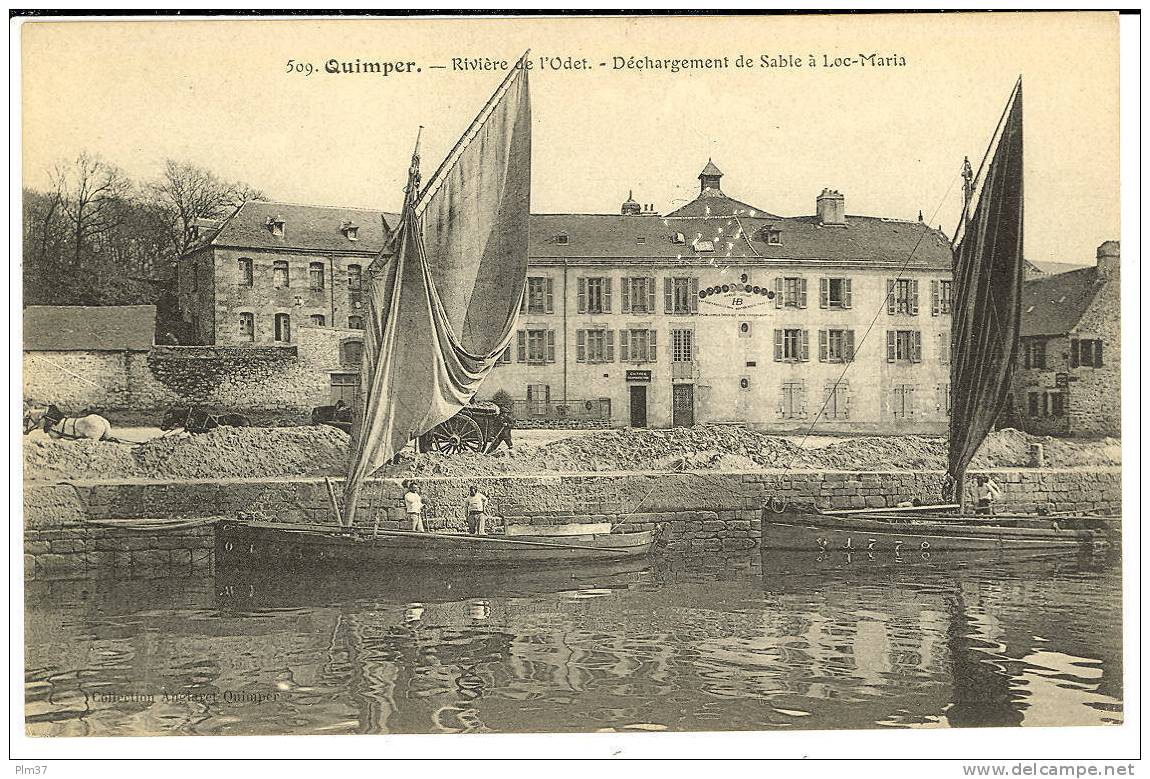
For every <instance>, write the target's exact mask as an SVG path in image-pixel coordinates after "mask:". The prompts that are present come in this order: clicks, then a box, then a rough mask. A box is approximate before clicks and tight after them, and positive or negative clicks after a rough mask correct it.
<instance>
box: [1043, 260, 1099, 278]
mask: <svg viewBox="0 0 1150 779" xmlns="http://www.w3.org/2000/svg"><path fill="white" fill-rule="evenodd" d="M1027 262H1028V263H1030V265H1032V266H1034V269H1035V270H1037V271H1038V272H1039V273H1044V274H1046V275H1047V276H1053V275H1055V274H1057V273H1068V272H1069V271H1072V270H1081V269H1082V268H1089V267H1091V266H1089V265H1085V264H1083V263H1081V262H1046V261H1045V260H1033V261H1032V260H1027Z"/></svg>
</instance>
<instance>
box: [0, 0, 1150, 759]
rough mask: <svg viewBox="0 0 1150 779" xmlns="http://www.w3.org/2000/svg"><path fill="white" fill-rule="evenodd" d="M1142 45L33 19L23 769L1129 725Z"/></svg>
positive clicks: (789, 18) (1084, 752) (359, 21)
mask: <svg viewBox="0 0 1150 779" xmlns="http://www.w3.org/2000/svg"><path fill="white" fill-rule="evenodd" d="M1119 26H1120V25H1119V18H1118V15H1117V14H1114V13H1025V14H1022V13H1019V14H1015V13H994V14H990V13H985V14H984V13H946V14H939V13H922V14H917V13H916V14H884V15H863V16H855V15H842V14H831V15H819V14H807V15H758V16H718V15H715V16H690V17H688V16H674V15H661V16H659V15H647V16H604V17H592V16H583V17H562V18H560V17H555V18H538V17H534V18H528V17H474V18H464V17H451V16H433V17H424V18H411V17H406V18H405V17H392V18H386V17H384V18H369V17H339V16H328V17H285V18H272V17H266V16H263V17H261V16H255V17H238V18H217V17H212V16H202V17H198V18H197V17H188V18H181V19H171V18H169V19H165V18H154V17H139V18H105V19H74V18H68V17H49V18H25V19H22V20H18V23H16V24H15V25H14V28H13V29H14V30H15V32H14V35H15V37H14V39H13V40H14V41H15V42H16V43H17V44H18V46H19V57H18V63H19V69H20V71H19V81H18V86H19V89H20V94H19V97H18V100H17V101H16V102H15V103H14V104H13V105H14V106H16V108H17V109H18V112H19V113H18V117H19V124H18V125H17V130H18V137H17V138H15V139H14V142H18V145H17V147H16V149H15V151H14V154H15V157H14V159H16V160H18V162H19V165H20V179H19V181H18V182H17V183H18V184H19V186H20V202H19V211H18V212H16V213H14V215H13V220H17V219H18V220H19V222H18V223H17V222H16V221H13V224H12V228H13V229H12V232H13V234H14V235H15V236H18V239H17V240H19V241H20V245H19V246H17V247H16V248H15V250H14V254H13V258H14V259H17V258H18V260H19V267H20V269H21V273H22V290H21V294H22V298H21V299H20V300H21V305H20V306H19V308H20V310H21V311H22V342H21V344H20V351H21V352H22V388H21V391H22V396H23V397H22V401H23V412H22V413H23V427H22V432H23V436H22V437H20V438H19V440H20V444H21V446H22V452H23V463H22V477H23V506H22V511H23V513H22V522H20V523H16V522H14V523H13V526H14V529H13V532H14V533H15V534H16V535H15V536H14V539H15V540H16V543H17V547H19V546H21V545H22V554H23V557H22V572H23V580H24V583H23V614H22V615H20V614H17V615H15V616H14V619H15V620H16V621H17V622H18V623H21V622H22V625H23V634H22V635H23V638H22V652H23V667H22V669H20V668H18V669H17V670H18V671H22V674H23V681H24V687H23V695H22V700H21V701H19V703H18V707H19V710H20V711H21V712H22V717H23V719H22V722H19V723H17V725H16V726H15V727H16V729H17V735H18V736H19V737H20V739H21V742H20V743H21V744H22V745H23V746H22V749H25V750H27V751H28V754H33V753H37V750H43V751H44V752H48V751H50V750H52V749H54V748H57V747H56V746H55V745H63V746H62V747H60V748H67V749H69V750H77V751H76V752H74V753H73V754H77V755H92V754H96V752H95V751H86V750H89V749H91V750H98V749H101V748H102V747H101V746H100V745H101V744H102V743H104V742H100V741H98V740H94V739H84V738H80V737H90V736H133V737H146V736H227V735H249V736H250V735H256V736H275V735H279V736H324V735H327V736H332V735H355V734H358V735H374V736H379V735H395V734H475V733H480V734H483V733H486V734H526V733H554V734H558V733H563V734H596V735H598V736H599V737H600V738H599V740H598V741H596V740H594V739H592V741H591V743H592V744H598V745H599V746H593V747H591V749H592V750H595V749H603V748H604V747H603V746H602V745H603V744H605V743H607V741H606V739H607V738H608V736H610V738H613V739H615V741H611V742H610V743H643V744H647V745H650V744H658V743H667V742H662V741H658V740H656V741H651V740H650V739H660V738H663V737H661V736H653V735H651V734H658V733H664V734H673V733H682V732H688V731H689V732H700V731H705V732H733V731H758V732H760V733H762V734H763V737H764V738H768V739H770V740H769V741H764V742H761V743H764V744H766V743H769V744H773V745H775V746H772V747H771V749H772V750H774V752H773V753H768V752H766V751H765V749H766V748H763V747H760V749H761V750H764V751H762V752H761V754H760V756H768V754H775V755H776V756H777V755H782V754H783V752H781V751H779V750H784V749H787V748H789V747H787V746H786V745H788V744H791V745H794V744H798V743H803V744H805V746H803V747H802V750H801V751H802V755H808V756H810V757H824V758H826V757H836V756H858V755H862V754H865V753H866V750H867V749H868V748H869V747H868V746H867V743H868V741H869V742H870V743H871V744H872V745H873V744H876V743H880V742H881V743H883V744H893V745H896V746H897V749H896V748H895V747H891V748H890V749H888V750H887V752H886V753H885V755H884V756H886V757H897V756H900V755H901V756H920V757H921V756H924V755H925V756H937V757H957V756H960V755H965V756H967V757H969V758H970V759H972V760H973V759H974V758H975V757H977V756H978V755H980V754H984V753H983V752H981V751H980V746H979V745H980V744H981V747H982V748H983V749H985V750H996V751H993V755H994V756H996V757H1001V756H1004V755H1010V756H1020V757H1034V756H1035V753H1034V752H1029V753H1027V754H1025V755H1016V754H1015V753H1014V752H1011V751H1010V749H1011V745H1014V746H1016V747H1018V746H1019V745H1030V744H1032V743H1037V742H1031V741H1027V739H1031V738H1039V737H1043V736H1044V737H1045V738H1047V739H1048V742H1049V743H1054V744H1058V743H1061V748H1062V749H1063V752H1064V751H1065V750H1067V749H1071V748H1073V745H1079V747H1080V751H1079V752H1076V753H1074V754H1071V755H1063V752H1057V754H1059V755H1062V756H1065V757H1099V756H1100V754H1099V752H1098V751H1097V750H1101V749H1102V746H1101V745H1104V744H1105V745H1113V744H1119V743H1127V742H1125V741H1121V739H1118V737H1119V736H1121V737H1122V738H1129V736H1130V733H1129V728H1130V724H1131V723H1130V717H1131V716H1132V712H1131V709H1130V696H1131V689H1130V687H1129V682H1128V677H1124V671H1123V657H1124V654H1125V655H1126V656H1128V657H1129V656H1130V654H1129V653H1130V652H1131V651H1133V652H1134V654H1133V657H1134V658H1136V657H1137V647H1136V646H1135V647H1131V646H1129V645H1125V646H1124V641H1123V624H1124V623H1123V609H1124V607H1125V608H1127V609H1130V608H1131V607H1132V606H1135V605H1137V604H1136V603H1131V602H1129V601H1127V602H1124V599H1123V566H1122V557H1123V549H1124V543H1123V542H1124V540H1125V541H1126V542H1127V543H1129V542H1130V541H1129V539H1130V538H1131V536H1130V535H1129V532H1128V531H1129V528H1124V521H1123V519H1124V518H1123V505H1122V486H1123V467H1122V466H1123V462H1122V459H1123V458H1122V451H1123V447H1122V433H1123V419H1122V402H1121V401H1122V388H1123V378H1124V376H1123V359H1124V354H1123V350H1122V339H1121V335H1122V327H1121V305H1120V288H1121V276H1122V271H1121V267H1122V266H1123V265H1124V264H1125V265H1127V266H1129V265H1130V264H1131V263H1132V262H1135V261H1136V260H1126V261H1124V260H1123V258H1122V249H1123V248H1124V247H1123V246H1122V240H1121V238H1122V236H1121V235H1120V226H1121V224H1120V222H1121V220H1120V214H1121V209H1120V197H1119V150H1120V130H1119V116H1120V114H1119V88H1120V78H1119V72H1120V69H1119V56H1120V50H1119ZM1134 251H1135V252H1136V249H1135V250H1134ZM1128 253H1129V251H1128ZM14 294H16V293H14ZM15 302H16V299H15V298H13V303H14V304H15ZM14 308H16V306H15V305H14ZM1131 359H1133V358H1131ZM1125 378H1126V379H1127V381H1128V382H1129V381H1131V380H1134V379H1131V378H1130V376H1127V377H1125ZM1135 379H1136V377H1135ZM15 391H16V390H15V388H14V389H13V392H14V393H15ZM1127 432H1128V433H1129V434H1130V435H1135V434H1136V431H1134V432H1130V431H1127ZM1128 478H1134V479H1135V480H1136V479H1137V477H1136V476H1133V477H1130V476H1128ZM13 559H14V561H15V563H16V566H15V567H14V570H17V569H19V568H20V567H21V563H20V558H18V557H14V558H13ZM1131 613H1132V612H1130V611H1129V610H1128V611H1127V615H1128V617H1129V616H1130V614H1131ZM1135 613H1136V612H1135ZM1064 726H1079V728H1081V726H1090V727H1089V729H1088V730H1085V731H1084V730H1081V729H1076V730H1073V731H1066V730H1063V731H1051V730H1047V729H1051V728H1062V727H1064ZM987 727H993V728H1012V729H1013V730H1012V731H1011V732H1010V734H1009V735H1006V736H1001V735H999V736H996V738H998V739H999V740H998V741H995V740H994V739H990V740H985V741H980V740H979V739H978V738H977V737H974V736H973V734H972V733H971V732H969V731H967V732H965V733H963V732H962V730H963V729H967V728H987ZM923 728H933V729H951V730H952V733H950V734H948V737H947V739H944V740H942V741H939V740H937V739H935V740H932V741H929V742H928V741H927V739H928V737H930V736H928V734H922V733H909V732H907V733H902V734H901V735H899V736H898V738H897V739H896V740H894V741H887V740H886V739H887V738H888V737H889V736H890V735H891V734H890V733H873V734H870V735H868V734H865V733H864V734H862V735H861V736H860V735H859V734H858V733H853V734H852V733H850V732H851V731H859V730H870V731H879V730H882V731H890V730H892V729H908V730H910V729H914V730H920V729H923ZM813 731H835V732H836V733H842V738H844V739H852V738H853V740H850V741H845V742H844V741H839V737H838V736H837V735H836V736H835V738H834V739H833V742H834V743H835V744H844V743H849V744H851V745H853V746H852V747H851V750H857V751H850V750H847V751H846V752H844V751H843V750H842V749H839V748H837V747H832V745H831V741H828V740H827V738H826V734H825V733H824V734H822V735H817V734H814V733H812V732H813ZM1060 732H1061V733H1065V734H1073V735H1059V733H1060ZM603 734H608V735H606V736H605V735H603ZM631 734H647V735H646V736H644V738H645V739H647V740H645V741H644V740H642V739H639V738H636V739H635V741H634V742H628V741H627V739H629V738H631V737H632V736H631ZM1083 734H1085V735H1083ZM930 738H933V737H930ZM788 739H791V740H790V741H788ZM804 739H806V740H804ZM1116 739H1117V740H1116ZM357 741H359V742H360V743H366V742H364V741H363V740H357V739H346V740H343V741H340V742H339V743H341V744H351V745H352V746H350V747H348V748H349V749H358V747H356V746H355V744H356V743H357ZM481 741H482V740H474V739H473V740H470V741H468V739H451V738H444V739H442V740H441V743H443V744H444V745H445V746H444V747H443V748H444V749H445V750H446V749H464V750H466V749H467V748H468V745H474V744H478V743H480V742H481ZM149 742H152V743H153V744H154V743H155V740H154V739H145V738H136V739H130V740H126V739H119V740H117V742H116V743H117V744H118V746H117V749H118V750H120V753H119V754H121V756H122V755H123V754H127V753H132V754H135V753H136V751H137V750H142V751H141V752H140V754H143V753H145V752H147V754H149V755H152V756H164V754H162V753H160V754H158V753H156V752H155V749H156V747H154V746H153V747H149V746H148V744H149ZM300 742H302V743H304V744H307V743H309V742H308V740H307V739H301V740H297V741H295V742H293V743H300ZM163 743H164V744H165V746H164V747H163V753H166V754H167V755H170V756H176V755H180V756H195V754H196V751H197V750H198V749H202V748H201V747H197V746H196V744H197V743H202V742H198V741H197V739H190V738H189V739H183V740H177V741H175V742H163ZM233 743H236V742H234V741H233ZM244 743H245V744H247V746H245V747H244V748H245V749H248V748H250V749H252V750H255V751H256V752H258V750H259V746H258V745H259V743H260V740H256V741H254V742H244ZM310 743H312V744H313V745H314V744H315V743H317V742H315V741H311V742H310ZM421 743H426V742H421ZM432 743H433V744H434V743H436V742H432ZM927 743H930V744H933V745H934V746H932V747H930V750H932V754H926V752H927V750H926V747H925V745H926V744H927ZM460 744H463V745H464V746H462V747H461V746H459V745H460ZM1090 744H1093V745H1094V749H1095V750H1096V751H1093V752H1092V751H1091V748H1090V747H1089V746H1088V745H1090ZM87 745H92V746H91V747H90V748H89V747H88V746H87ZM939 745H941V746H939ZM952 745H953V746H952ZM958 745H962V746H961V749H960V748H959V746H958ZM991 745H994V746H991ZM1107 748H1109V747H1107ZM300 749H303V750H309V749H310V750H312V751H313V752H314V749H315V747H314V746H313V747H307V746H302V747H300ZM423 749H424V750H426V747H424V748H423ZM832 749H835V750H837V751H830V750H832ZM148 750H152V751H148ZM431 750H432V751H438V750H439V747H437V746H432V747H431ZM1115 751H1120V750H1117V748H1115ZM792 752H793V754H792ZM792 752H787V753H786V754H787V755H788V756H794V757H799V756H802V755H800V754H799V750H798V748H797V747H796V748H794V749H793V750H792ZM588 754H590V753H588ZM986 754H989V752H987V753H986ZM1046 754H1051V755H1054V754H1055V752H1048V753H1046ZM1107 754H1108V755H1109V754H1112V753H1107ZM376 756H378V755H376ZM1131 770H1132V769H1131ZM1107 775H1110V774H1107ZM1114 775H1122V774H1114Z"/></svg>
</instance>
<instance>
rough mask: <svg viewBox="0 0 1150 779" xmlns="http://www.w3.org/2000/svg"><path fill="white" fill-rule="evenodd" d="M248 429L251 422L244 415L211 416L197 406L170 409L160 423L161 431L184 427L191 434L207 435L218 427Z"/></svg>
mask: <svg viewBox="0 0 1150 779" xmlns="http://www.w3.org/2000/svg"><path fill="white" fill-rule="evenodd" d="M221 425H224V426H226V427H248V426H250V425H251V421H250V420H249V419H248V418H247V417H245V416H244V415H243V414H209V413H208V412H207V411H205V410H204V409H202V408H198V407H197V406H175V407H173V408H170V409H168V412H167V413H166V414H164V418H163V420H162V421H161V422H160V429H161V430H174V429H175V428H177V427H182V428H183V429H184V430H185V431H187V432H189V433H206V432H208V431H209V430H214V429H216V428H217V427H220V426H221Z"/></svg>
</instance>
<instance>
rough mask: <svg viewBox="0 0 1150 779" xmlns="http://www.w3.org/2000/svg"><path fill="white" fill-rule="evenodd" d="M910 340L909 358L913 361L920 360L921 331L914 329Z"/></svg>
mask: <svg viewBox="0 0 1150 779" xmlns="http://www.w3.org/2000/svg"><path fill="white" fill-rule="evenodd" d="M912 341H913V345H912V347H911V352H910V359H911V361H913V362H922V331H920V330H914V331H913V336H912Z"/></svg>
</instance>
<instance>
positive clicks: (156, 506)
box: [24, 468, 1121, 578]
mask: <svg viewBox="0 0 1150 779" xmlns="http://www.w3.org/2000/svg"><path fill="white" fill-rule="evenodd" d="M971 475H972V476H973V475H974V473H973V472H972V473H971ZM992 475H993V477H994V479H995V481H996V482H997V483H998V484H999V485H1000V486H1001V487H1002V489H1003V499H1002V500H1001V501H1000V503H999V511H1001V512H1011V511H1028V512H1032V511H1036V510H1038V509H1039V508H1047V509H1049V510H1050V511H1082V512H1107V513H1114V514H1117V513H1119V512H1120V510H1121V471H1120V469H1118V468H1113V469H1106V470H1090V471H1087V470H1052V469H1019V470H1003V471H994V472H993V473H992ZM941 479H942V474H940V473H938V472H930V471H921V472H905V471H899V472H845V471H786V472H784V471H777V472H776V471H761V472H754V473H711V472H687V471H683V472H671V473H654V472H642V473H603V474H577V475H560V474H555V475H540V476H531V477H523V476H501V477H482V478H480V477H477V478H458V477H435V478H425V479H419V480H418V482H419V484H420V486H421V489H422V491H423V494H424V506H425V514H426V516H427V520H428V525H429V527H430V529H433V530H434V529H444V528H451V529H455V530H462V529H463V527H464V516H463V499H464V496H465V495H466V494H467V488H468V487H470V486H472V485H475V486H477V487H479V489H481V490H483V491H484V492H485V493H486V494H487V495H488V496H490V498H491V503H490V507H489V511H490V513H491V514H493V515H495V516H501V517H504V518H506V519H507V520H508V521H509V522H512V523H514V524H536V525H556V524H567V523H600V522H610V523H611V524H612V525H614V526H615V527H617V528H620V529H636V530H649V529H653V528H655V527H658V528H659V529H660V530H661V533H660V540H661V542H662V543H663V544H665V549H666V550H667V551H668V552H670V553H673V554H704V553H721V554H728V553H730V554H745V553H747V552H748V551H749V550H753V549H755V548H756V547H758V546H759V544H760V540H761V537H762V510H763V508H764V507H766V506H772V505H773V506H774V507H776V508H781V507H782V506H783V504H790V505H795V506H800V507H807V506H813V505H821V506H824V507H830V508H837V509H846V508H863V507H875V508H878V507H883V506H894V505H896V504H898V503H899V502H901V501H906V500H912V499H914V498H919V499H930V497H931V496H935V495H938V494H939V484H940V482H941ZM401 481H402V480H400V479H378V480H371V481H370V482H369V483H368V484H367V485H366V486H365V489H364V494H363V496H362V497H361V504H360V505H361V513H360V514H359V516H358V517H357V524H360V525H366V526H371V525H374V524H375V523H377V522H378V524H379V527H380V528H381V529H401V528H404V527H405V523H406V518H405V516H404V513H403V505H402V492H403V488H402V486H401ZM333 483H334V485H335V488H336V490H337V491H341V490H342V486H343V485H342V481H341V480H333ZM24 513H25V572H26V575H28V576H30V577H32V578H51V577H56V576H72V575H87V574H90V573H93V572H103V571H110V570H116V571H124V572H128V573H132V574H137V573H146V572H147V571H149V570H163V569H164V566H178V567H185V566H193V567H194V566H197V565H210V564H211V559H210V558H211V551H212V528H211V526H210V525H208V526H203V527H195V528H187V529H182V530H175V531H165V530H156V529H150V530H126V529H121V528H116V527H108V526H107V525H103V524H98V523H100V522H103V521H106V520H115V519H124V518H197V517H213V516H221V517H235V516H237V515H240V514H246V515H249V516H255V517H258V518H261V519H266V520H268V521H274V522H283V523H287V524H332V523H333V522H334V520H333V518H332V514H331V509H330V503H329V498H328V494H327V488H326V486H325V484H324V482H323V480H322V479H277V480H271V479H267V480H254V479H253V480H217V481H178V482H176V481H132V482H128V481H125V482H114V483H112V482H70V483H57V484H43V485H37V484H30V485H27V486H26V488H25V494H24Z"/></svg>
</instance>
